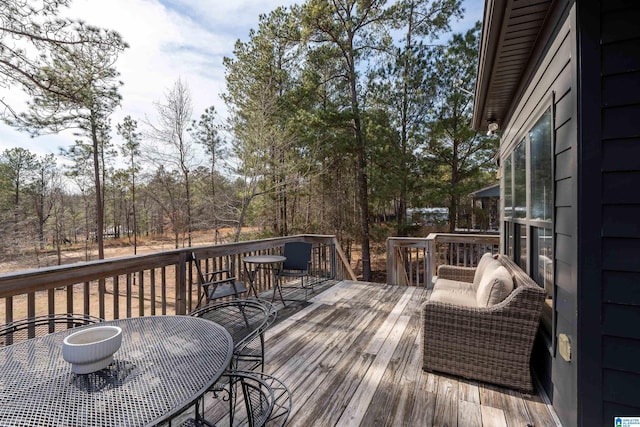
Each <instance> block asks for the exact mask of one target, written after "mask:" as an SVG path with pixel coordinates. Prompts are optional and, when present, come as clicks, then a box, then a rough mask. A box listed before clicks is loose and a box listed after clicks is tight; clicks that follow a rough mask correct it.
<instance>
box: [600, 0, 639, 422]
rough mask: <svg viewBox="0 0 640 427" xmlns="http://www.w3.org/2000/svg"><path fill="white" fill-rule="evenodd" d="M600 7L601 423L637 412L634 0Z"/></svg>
mask: <svg viewBox="0 0 640 427" xmlns="http://www.w3.org/2000/svg"><path fill="white" fill-rule="evenodd" d="M601 7H602V14H601V31H602V35H601V40H602V45H601V50H602V52H601V54H602V61H601V72H602V105H601V111H602V113H601V114H602V255H603V258H602V270H603V271H602V297H603V302H602V334H603V337H602V346H603V348H602V356H603V369H602V378H603V392H602V393H603V396H602V397H603V400H604V403H603V420H602V422H603V424H604V423H607V422H610V421H611V419H612V417H613V416H625V415H628V416H631V415H633V416H637V415H638V414H640V393H638V390H640V363H638V361H639V360H640V329H638V325H639V324H640V25H638V24H637V22H640V4H638V2H633V1H620V0H617V1H608V2H605V1H603V2H602V6H601Z"/></svg>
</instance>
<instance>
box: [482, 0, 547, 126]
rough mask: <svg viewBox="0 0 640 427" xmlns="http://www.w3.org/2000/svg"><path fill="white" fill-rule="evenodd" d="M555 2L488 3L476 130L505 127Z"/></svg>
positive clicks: (505, 0)
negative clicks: (492, 122) (495, 126)
mask: <svg viewBox="0 0 640 427" xmlns="http://www.w3.org/2000/svg"><path fill="white" fill-rule="evenodd" d="M553 1H554V0H485V5H484V20H483V28H482V39H481V43H480V58H479V61H478V78H477V80H476V93H475V103H474V110H473V127H474V128H475V129H478V130H486V129H487V124H488V123H489V122H490V121H496V122H497V123H498V124H499V125H500V127H502V125H503V123H504V121H505V119H506V118H507V115H508V113H509V108H510V106H511V104H512V103H513V102H514V100H515V98H517V96H518V93H519V90H520V88H521V83H522V81H523V80H524V79H525V78H526V75H527V72H528V67H529V66H530V64H531V63H532V62H534V60H535V58H534V52H535V50H536V47H537V46H538V45H539V44H540V42H541V41H540V39H541V34H542V32H543V29H544V28H545V23H546V22H547V20H548V17H549V14H550V11H551V5H552V3H553Z"/></svg>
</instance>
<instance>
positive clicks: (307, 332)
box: [265, 281, 557, 427]
mask: <svg viewBox="0 0 640 427" xmlns="http://www.w3.org/2000/svg"><path fill="white" fill-rule="evenodd" d="M427 292H428V291H426V290H424V289H422V288H415V287H399V286H388V285H383V284H374V283H363V282H352V281H343V282H339V283H338V284H336V285H335V286H332V287H330V288H328V289H326V290H325V291H324V292H322V293H320V294H318V295H316V296H315V297H314V298H312V299H311V300H310V302H311V304H310V305H308V306H307V307H305V308H303V309H302V310H300V311H298V312H295V313H293V314H291V315H290V316H289V317H287V318H284V319H283V315H285V312H286V311H289V310H292V309H289V310H284V311H282V312H281V314H282V315H281V316H280V319H279V322H278V323H277V324H276V325H275V326H273V327H272V328H271V329H269V330H268V331H267V337H266V338H267V339H266V344H265V347H266V350H265V353H266V355H265V359H266V366H265V372H266V373H269V374H272V375H274V376H276V377H277V378H279V379H281V380H282V381H283V382H284V383H285V384H286V385H287V386H288V387H289V389H290V391H291V393H292V398H293V408H292V412H291V415H290V418H289V422H288V424H287V425H290V426H305V427H306V426H437V427H441V426H459V427H473V426H490V427H495V426H556V425H557V423H556V422H555V421H554V416H553V415H552V413H551V412H550V410H549V407H548V406H547V405H545V404H544V403H543V401H542V400H541V398H540V397H539V396H536V395H527V394H522V393H518V392H515V391H511V390H507V389H502V388H499V387H496V386H491V385H488V384H481V383H477V382H474V381H466V380H463V379H460V378H455V377H450V376H446V375H436V374H432V373H425V372H424V371H423V370H422V352H421V345H422V337H421V333H420V331H421V315H420V306H421V304H422V302H423V301H424V300H425V298H426V296H427Z"/></svg>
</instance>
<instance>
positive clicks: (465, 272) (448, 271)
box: [438, 265, 476, 282]
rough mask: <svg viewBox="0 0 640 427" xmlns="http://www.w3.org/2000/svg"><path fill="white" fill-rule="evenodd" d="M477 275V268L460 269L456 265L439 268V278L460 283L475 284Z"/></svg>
mask: <svg viewBox="0 0 640 427" xmlns="http://www.w3.org/2000/svg"><path fill="white" fill-rule="evenodd" d="M475 274H476V269H475V267H458V266H456V265H441V266H438V277H441V278H443V279H449V280H456V281H458V282H473V276H475Z"/></svg>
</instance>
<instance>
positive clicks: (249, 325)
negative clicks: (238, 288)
mask: <svg viewBox="0 0 640 427" xmlns="http://www.w3.org/2000/svg"><path fill="white" fill-rule="evenodd" d="M190 315H191V316H196V317H203V318H205V319H208V320H212V321H214V322H216V323H218V324H220V325H222V326H223V327H224V328H225V329H226V330H227V331H228V332H229V334H230V335H231V338H232V339H233V349H234V350H233V358H232V361H231V365H232V366H231V369H242V370H255V369H258V368H259V369H260V370H262V368H263V366H264V333H265V331H266V330H267V328H268V327H269V326H270V325H271V324H272V323H273V322H274V321H275V319H276V316H277V311H276V310H275V308H274V307H273V305H272V304H271V303H269V302H267V301H264V300H259V299H256V298H247V299H232V300H228V301H219V302H214V303H211V304H207V305H205V306H203V307H201V308H199V309H197V310H195V311H193V312H191V313H190Z"/></svg>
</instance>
